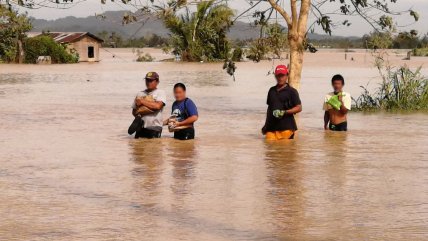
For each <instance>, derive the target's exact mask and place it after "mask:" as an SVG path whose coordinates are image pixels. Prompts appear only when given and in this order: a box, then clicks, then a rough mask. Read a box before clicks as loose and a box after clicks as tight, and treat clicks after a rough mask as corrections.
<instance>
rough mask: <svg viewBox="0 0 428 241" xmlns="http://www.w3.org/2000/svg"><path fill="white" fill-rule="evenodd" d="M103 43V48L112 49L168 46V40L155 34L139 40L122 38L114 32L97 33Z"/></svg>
mask: <svg viewBox="0 0 428 241" xmlns="http://www.w3.org/2000/svg"><path fill="white" fill-rule="evenodd" d="M97 36H98V37H100V38H101V39H102V40H104V42H103V43H102V46H103V47H112V48H144V47H164V46H166V45H168V43H169V38H165V37H162V36H159V35H157V34H152V35H147V36H144V37H140V38H128V39H127V38H124V37H123V36H122V35H120V34H118V33H116V32H111V33H109V32H107V31H102V32H99V33H97Z"/></svg>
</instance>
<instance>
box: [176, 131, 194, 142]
mask: <svg viewBox="0 0 428 241" xmlns="http://www.w3.org/2000/svg"><path fill="white" fill-rule="evenodd" d="M174 139H178V140H190V139H195V128H187V129H183V130H179V131H176V132H174Z"/></svg>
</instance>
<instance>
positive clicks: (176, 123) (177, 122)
mask: <svg viewBox="0 0 428 241" xmlns="http://www.w3.org/2000/svg"><path fill="white" fill-rule="evenodd" d="M181 125H182V123H181V122H179V121H175V122H174V126H175V127H179V126H181Z"/></svg>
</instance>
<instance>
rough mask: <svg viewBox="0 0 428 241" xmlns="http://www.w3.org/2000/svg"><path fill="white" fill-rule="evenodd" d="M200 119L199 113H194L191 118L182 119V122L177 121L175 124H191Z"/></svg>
mask: <svg viewBox="0 0 428 241" xmlns="http://www.w3.org/2000/svg"><path fill="white" fill-rule="evenodd" d="M197 120H198V116H197V115H192V116H190V117H189V118H187V119H185V120H184V121H180V122H176V123H175V126H177V127H178V126H188V125H191V124H193V123H195V122H196V121H197Z"/></svg>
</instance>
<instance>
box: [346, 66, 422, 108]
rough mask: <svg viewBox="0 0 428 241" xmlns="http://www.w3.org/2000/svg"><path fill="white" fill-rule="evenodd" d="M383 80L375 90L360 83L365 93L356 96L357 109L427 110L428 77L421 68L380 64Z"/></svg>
mask: <svg viewBox="0 0 428 241" xmlns="http://www.w3.org/2000/svg"><path fill="white" fill-rule="evenodd" d="M378 69H379V72H380V75H381V77H382V82H381V83H380V85H379V86H378V87H377V88H376V90H375V91H374V92H372V93H371V92H370V91H369V90H368V88H367V86H366V87H364V86H361V88H362V89H363V93H362V94H361V95H360V96H359V97H358V98H357V99H353V101H354V106H353V108H354V109H355V110H358V111H377V110H386V111H393V110H406V111H414V110H428V78H427V77H426V76H424V75H422V74H421V72H420V70H421V68H418V69H416V70H411V69H410V68H409V67H407V66H402V67H399V68H393V67H391V66H386V67H384V66H382V65H380V64H379V65H378Z"/></svg>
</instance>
